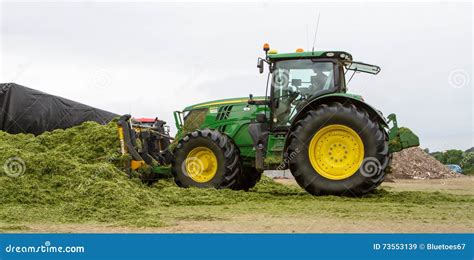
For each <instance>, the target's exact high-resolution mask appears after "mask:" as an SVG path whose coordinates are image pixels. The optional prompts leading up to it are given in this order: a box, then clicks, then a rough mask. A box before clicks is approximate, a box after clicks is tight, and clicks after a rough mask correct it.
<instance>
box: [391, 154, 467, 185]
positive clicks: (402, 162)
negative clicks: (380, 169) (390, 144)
mask: <svg viewBox="0 0 474 260" xmlns="http://www.w3.org/2000/svg"><path fill="white" fill-rule="evenodd" d="M459 176H460V175H459V174H456V173H454V172H452V171H450V170H449V169H448V168H447V167H446V166H445V165H443V164H442V163H440V162H439V161H437V160H436V159H435V158H433V156H431V155H429V154H427V153H426V152H425V151H423V150H422V149H421V148H420V147H412V148H409V149H405V150H402V151H400V152H397V153H394V154H393V158H392V165H391V173H390V175H388V177H389V178H391V179H417V180H422V179H445V178H456V177H459Z"/></svg>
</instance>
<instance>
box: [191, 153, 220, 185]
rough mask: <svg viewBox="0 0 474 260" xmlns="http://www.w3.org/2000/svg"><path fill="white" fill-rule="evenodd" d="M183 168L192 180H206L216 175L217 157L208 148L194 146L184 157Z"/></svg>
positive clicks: (202, 181)
mask: <svg viewBox="0 0 474 260" xmlns="http://www.w3.org/2000/svg"><path fill="white" fill-rule="evenodd" d="M185 168H186V173H187V174H188V176H189V177H190V178H191V179H193V180H194V181H196V182H200V183H204V182H208V181H210V180H212V179H213V178H214V176H216V172H217V157H216V155H215V154H214V153H213V152H212V151H211V149H209V148H206V147H196V148H194V149H193V150H191V152H190V153H189V154H188V156H187V157H186V161H185Z"/></svg>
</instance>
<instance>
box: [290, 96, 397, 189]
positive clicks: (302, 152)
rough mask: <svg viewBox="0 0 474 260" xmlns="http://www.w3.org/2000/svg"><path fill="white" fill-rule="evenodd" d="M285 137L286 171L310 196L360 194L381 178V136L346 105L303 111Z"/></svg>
mask: <svg viewBox="0 0 474 260" xmlns="http://www.w3.org/2000/svg"><path fill="white" fill-rule="evenodd" d="M289 138H290V140H289V146H288V154H289V156H291V157H292V160H290V163H289V168H290V170H291V173H292V174H293V176H294V177H295V179H296V181H297V183H298V184H299V185H300V186H301V187H302V188H304V189H305V190H306V191H308V192H309V193H311V194H313V195H345V196H360V195H363V194H366V193H368V192H370V191H372V190H374V189H375V188H376V187H377V186H378V185H380V183H381V182H382V181H383V179H384V177H385V168H386V167H387V166H388V164H389V161H390V157H389V153H388V140H387V139H388V138H387V134H386V133H385V131H384V130H383V129H382V128H381V127H380V126H379V122H378V121H377V120H374V119H371V118H370V116H369V114H368V113H367V112H366V111H365V110H363V109H360V108H358V107H356V106H355V105H354V104H352V103H348V104H344V105H343V104H341V103H339V102H334V103H331V104H329V105H326V104H323V105H320V106H319V107H317V108H316V109H315V110H312V111H309V112H307V113H306V115H305V116H304V117H303V118H302V119H301V120H299V121H298V122H297V123H296V124H295V126H294V127H293V131H292V133H291V134H290V136H289Z"/></svg>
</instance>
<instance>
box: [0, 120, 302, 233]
mask: <svg viewBox="0 0 474 260" xmlns="http://www.w3.org/2000/svg"><path fill="white" fill-rule="evenodd" d="M0 151H1V152H0V207H1V208H0V219H2V220H3V221H6V222H11V223H17V222H40V223H48V222H51V223H58V222H59V223H83V222H97V223H112V224H118V225H122V224H125V225H134V226H135V225H136V226H160V225H162V224H163V222H162V220H161V219H160V213H159V212H158V213H157V212H156V210H155V209H156V208H159V207H168V206H193V205H227V204H232V203H238V202H242V201H245V200H248V199H252V198H253V199H255V198H256V196H257V197H258V198H259V199H265V198H266V197H269V196H271V195H270V194H272V193H274V192H277V193H278V192H282V193H285V194H288V193H290V194H293V195H295V194H301V193H303V194H304V192H303V191H300V190H298V189H293V188H286V187H285V186H283V185H280V184H276V183H274V182H273V181H271V180H269V179H268V180H265V181H263V182H262V183H261V184H259V185H260V186H259V187H260V190H261V191H262V193H259V194H250V193H245V192H238V193H239V194H241V196H235V193H233V192H234V191H230V190H219V191H217V190H202V189H181V188H178V187H176V186H175V185H174V183H173V182H172V181H171V180H160V181H159V182H157V183H155V184H154V185H152V186H149V185H146V184H144V183H142V182H141V181H140V180H139V179H138V178H132V179H130V178H129V177H128V175H127V174H126V173H124V172H123V171H122V169H121V165H122V163H121V162H120V160H121V156H120V153H119V141H118V138H117V132H116V126H115V124H114V123H110V124H109V125H106V126H103V125H99V124H97V123H93V122H86V123H84V124H82V125H80V126H77V127H73V128H70V129H66V130H55V131H53V132H47V133H44V134H42V135H39V136H37V137H35V136H33V135H25V134H17V135H11V134H7V133H5V132H1V131H0ZM11 160H13V163H12V162H10V163H9V161H11ZM18 162H20V164H18ZM15 163H16V166H15V165H14V164H15ZM23 163H24V164H23ZM22 164H23V165H22ZM18 173H20V174H18ZM16 174H18V176H16ZM154 210H155V211H154Z"/></svg>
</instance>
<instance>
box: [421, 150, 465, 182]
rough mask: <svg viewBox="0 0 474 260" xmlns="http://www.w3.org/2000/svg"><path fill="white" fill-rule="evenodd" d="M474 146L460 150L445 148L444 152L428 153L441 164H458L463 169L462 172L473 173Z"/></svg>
mask: <svg viewBox="0 0 474 260" xmlns="http://www.w3.org/2000/svg"><path fill="white" fill-rule="evenodd" d="M473 150H474V148H470V149H467V150H466V151H462V150H455V149H451V150H447V151H445V152H433V153H430V154H431V156H433V157H434V158H435V159H436V160H438V161H440V162H441V163H442V164H458V165H460V166H461V168H462V169H463V171H464V174H468V175H469V174H474V152H473Z"/></svg>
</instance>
